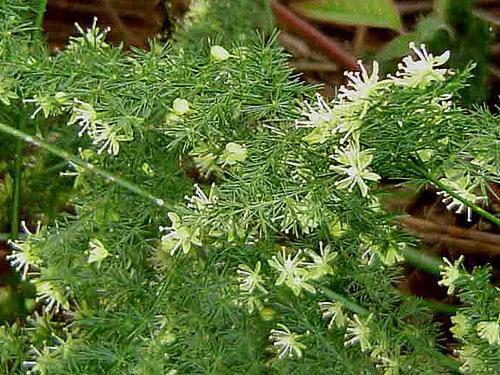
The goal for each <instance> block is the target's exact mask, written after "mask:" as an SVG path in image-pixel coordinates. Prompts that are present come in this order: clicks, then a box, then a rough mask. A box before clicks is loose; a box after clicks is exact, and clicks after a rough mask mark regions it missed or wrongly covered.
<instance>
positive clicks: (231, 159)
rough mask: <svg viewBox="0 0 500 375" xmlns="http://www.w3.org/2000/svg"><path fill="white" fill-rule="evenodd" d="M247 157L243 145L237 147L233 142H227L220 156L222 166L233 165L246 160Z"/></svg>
mask: <svg viewBox="0 0 500 375" xmlns="http://www.w3.org/2000/svg"><path fill="white" fill-rule="evenodd" d="M247 155H248V151H247V148H246V147H245V145H243V146H242V145H239V144H238V143H235V142H229V143H228V144H227V145H226V148H225V149H224V152H223V153H222V155H221V160H222V161H223V164H228V165H235V164H238V163H242V162H244V161H245V160H246V158H247Z"/></svg>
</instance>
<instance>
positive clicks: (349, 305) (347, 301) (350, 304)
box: [318, 285, 369, 315]
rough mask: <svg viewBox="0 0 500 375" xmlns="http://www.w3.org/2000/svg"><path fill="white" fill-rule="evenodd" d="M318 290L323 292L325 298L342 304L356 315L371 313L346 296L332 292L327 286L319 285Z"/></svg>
mask: <svg viewBox="0 0 500 375" xmlns="http://www.w3.org/2000/svg"><path fill="white" fill-rule="evenodd" d="M318 288H319V289H320V290H321V291H322V292H323V294H324V295H325V296H327V297H328V298H331V299H333V300H336V301H340V302H342V305H343V306H345V307H346V308H347V309H348V310H350V311H352V312H354V313H356V314H360V315H367V314H368V313H369V311H368V310H367V309H365V308H364V307H363V306H361V305H359V304H358V303H357V302H355V301H353V300H351V299H349V298H347V297H346V296H344V295H342V294H340V293H337V292H335V291H333V290H331V289H330V288H327V287H326V286H323V285H318Z"/></svg>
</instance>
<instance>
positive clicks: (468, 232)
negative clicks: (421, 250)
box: [399, 216, 500, 246]
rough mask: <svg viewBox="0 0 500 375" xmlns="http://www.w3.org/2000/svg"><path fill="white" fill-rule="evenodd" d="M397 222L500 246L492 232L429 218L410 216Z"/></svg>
mask: <svg viewBox="0 0 500 375" xmlns="http://www.w3.org/2000/svg"><path fill="white" fill-rule="evenodd" d="M399 222H400V223H401V224H403V225H404V226H406V227H408V228H409V229H414V230H416V231H418V232H423V233H428V232H438V233H442V234H448V235H450V236H453V237H458V238H466V239H471V240H476V241H480V242H488V243H491V244H496V245H498V246H500V235H498V234H494V233H488V232H481V231H478V230H474V229H465V228H460V227H457V226H454V225H440V224H437V223H434V222H432V221H429V220H424V219H418V218H416V217H411V216H409V217H404V218H402V219H399Z"/></svg>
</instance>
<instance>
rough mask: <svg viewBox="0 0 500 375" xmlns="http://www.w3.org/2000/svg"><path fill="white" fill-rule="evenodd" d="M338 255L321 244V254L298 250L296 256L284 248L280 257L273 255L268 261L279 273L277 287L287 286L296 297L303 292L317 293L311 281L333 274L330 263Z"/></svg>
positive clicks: (328, 246)
mask: <svg viewBox="0 0 500 375" xmlns="http://www.w3.org/2000/svg"><path fill="white" fill-rule="evenodd" d="M304 254H305V255H307V256H308V257H309V260H310V261H306V260H305V258H304V257H303V255H304ZM336 256H337V253H335V252H331V250H330V245H326V246H323V243H322V242H320V253H319V254H317V253H315V252H314V251H311V250H306V251H303V250H298V251H296V252H295V254H292V253H290V252H289V251H288V249H287V248H285V247H282V248H281V252H280V253H279V254H278V255H273V257H272V258H271V259H269V260H268V263H269V266H271V268H274V269H275V270H276V271H278V272H279V276H278V278H277V280H276V282H275V284H276V285H278V286H279V285H286V286H287V287H289V288H290V289H291V290H292V291H293V293H294V294H295V295H299V294H300V293H301V292H302V290H306V291H308V292H309V293H315V292H316V290H315V288H314V287H313V286H312V285H311V284H310V281H312V280H317V279H319V278H321V277H323V276H325V275H329V274H332V273H333V269H332V266H331V265H330V263H331V262H332V261H333V259H335V257H336Z"/></svg>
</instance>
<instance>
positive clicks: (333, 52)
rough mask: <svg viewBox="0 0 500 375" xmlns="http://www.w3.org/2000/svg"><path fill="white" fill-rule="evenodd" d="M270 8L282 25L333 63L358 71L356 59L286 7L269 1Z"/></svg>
mask: <svg viewBox="0 0 500 375" xmlns="http://www.w3.org/2000/svg"><path fill="white" fill-rule="evenodd" d="M271 7H272V9H273V11H274V14H275V15H276V17H277V18H278V19H279V20H280V21H281V22H283V23H285V24H287V25H289V26H291V27H292V28H293V29H294V31H297V32H298V33H300V34H301V35H302V36H303V37H304V38H306V39H307V40H309V41H310V42H311V43H314V44H315V45H316V46H317V47H319V48H321V50H322V51H323V52H324V53H325V55H327V56H328V57H330V58H331V59H332V60H333V61H335V62H336V63H338V64H339V65H342V66H343V67H344V68H346V69H349V70H359V66H358V64H357V60H356V57H354V56H353V55H352V54H351V53H349V52H348V51H346V50H345V49H344V48H343V47H342V46H341V45H340V44H339V43H338V42H336V41H335V40H333V39H332V38H329V37H327V36H326V35H325V34H323V33H322V32H321V31H319V30H318V29H316V28H315V27H314V26H313V25H311V24H310V23H309V22H307V21H305V20H303V19H302V18H300V17H299V16H297V15H296V14H294V13H292V11H290V10H289V9H288V8H287V7H286V6H284V5H282V4H280V3H278V2H277V1H276V0H271Z"/></svg>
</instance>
